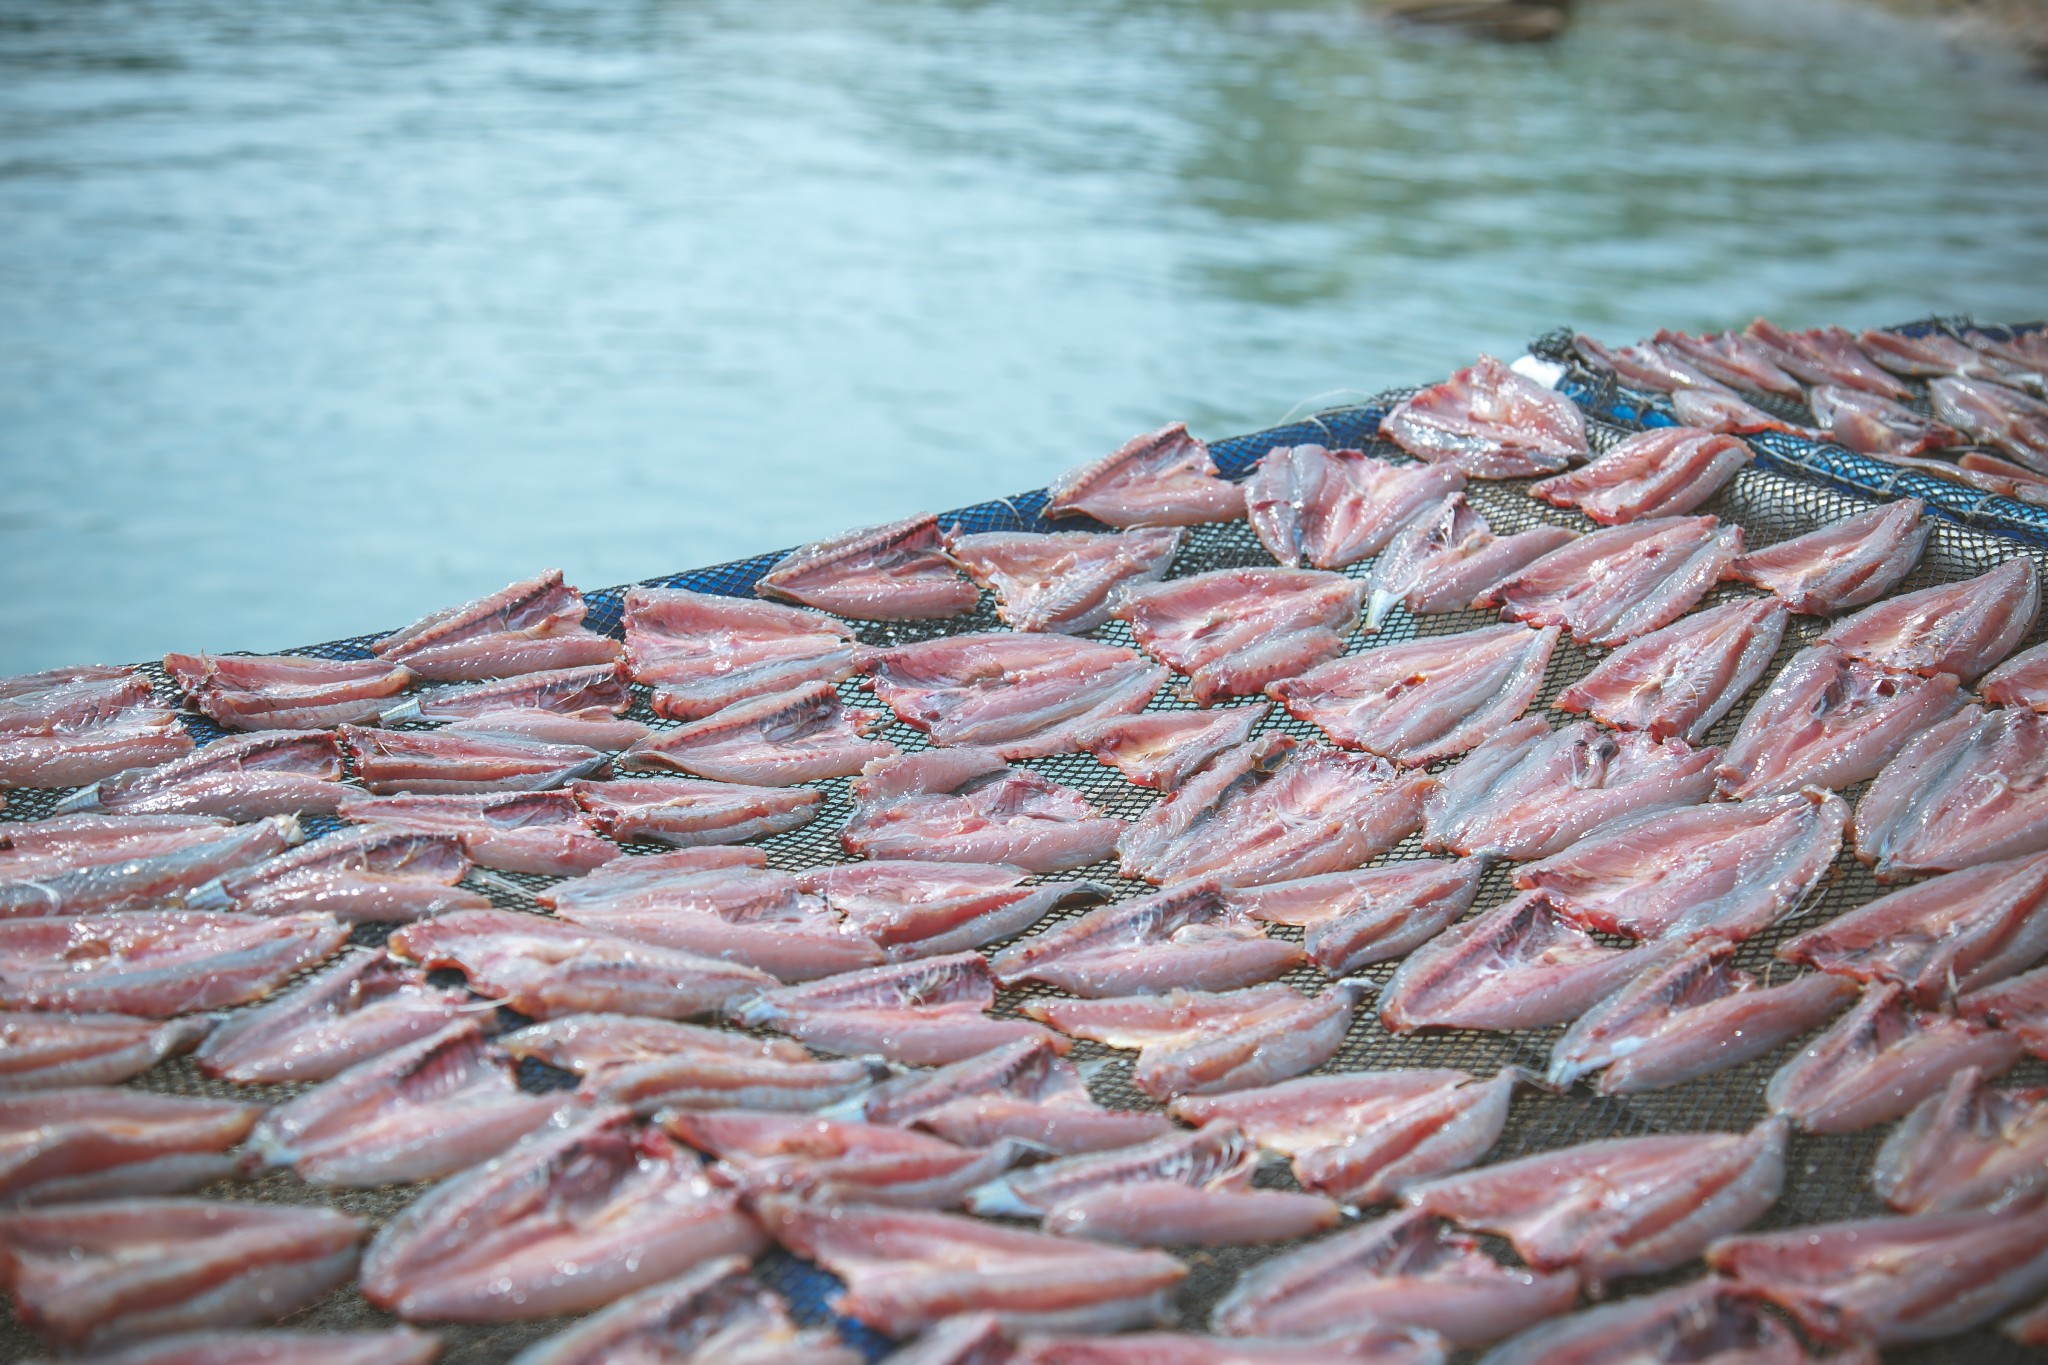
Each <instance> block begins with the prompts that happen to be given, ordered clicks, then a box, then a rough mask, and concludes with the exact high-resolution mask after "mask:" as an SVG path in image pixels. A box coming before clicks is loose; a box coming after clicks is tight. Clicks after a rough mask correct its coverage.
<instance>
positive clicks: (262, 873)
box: [187, 825, 491, 921]
mask: <svg viewBox="0 0 2048 1365" xmlns="http://www.w3.org/2000/svg"><path fill="white" fill-rule="evenodd" d="M469 869H470V860H469V855H468V854H466V853H464V852H463V851H462V840H461V839H459V838H457V837H456V836H455V835H453V834H430V833H428V832H426V831H424V830H408V829H399V828H396V827H380V826H376V825H372V826H369V827H368V828H365V829H356V830H350V831H347V832H345V833H341V834H332V835H329V836H328V837H327V838H325V839H320V840H317V841H315V842H313V843H310V844H307V845H305V846H304V847H302V848H299V849H296V850H294V851H292V852H290V853H286V854H283V855H281V856H279V857H275V858H272V859H270V860H269V861H268V862H264V863H259V864H257V865H256V866H255V867H244V868H242V869H240V870H238V871H234V872H229V873H228V874H227V875H225V876H223V877H222V878H220V880H219V881H218V882H216V883H214V884H213V885H212V886H209V887H206V888H204V889H203V890H202V891H200V892H198V893H195V894H194V895H192V896H191V897H189V898H188V899H187V904H189V905H190V906H192V907H193V908H194V909H201V910H206V909H214V908H216V907H217V908H219V909H223V910H238V911H241V912H242V913H244V914H251V915H289V914H296V913H298V912H299V911H303V910H319V911H325V912H326V913H328V914H330V915H333V916H334V917H335V918H336V919H343V920H387V921H388V920H413V919H419V918H421V917H422V916H425V915H437V914H440V913H442V912H443V911H447V910H486V909H489V908H490V904H491V902H490V899H489V898H488V897H487V896H485V895H484V894H483V893H482V892H479V891H471V890H469V889H467V888H465V887H460V886H457V885H456V883H457V882H459V881H461V880H462V878H463V877H464V876H466V875H467V874H468V872H469Z"/></svg>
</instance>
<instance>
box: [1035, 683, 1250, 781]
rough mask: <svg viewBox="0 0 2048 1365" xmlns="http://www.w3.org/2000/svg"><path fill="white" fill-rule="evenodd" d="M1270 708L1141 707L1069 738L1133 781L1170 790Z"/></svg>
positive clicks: (1237, 740) (1244, 735)
mask: <svg viewBox="0 0 2048 1365" xmlns="http://www.w3.org/2000/svg"><path fill="white" fill-rule="evenodd" d="M1272 709H1273V704H1272V703H1271V702H1266V701H1262V702H1254V703H1252V704H1251V705H1249V706H1219V707H1212V708H1210V709H1208V710H1205V711H1144V712H1140V713H1139V714H1137V715H1135V716H1115V717H1112V718H1111V719H1109V720H1105V721H1101V722H1098V723H1097V724H1094V725H1091V726H1089V727H1088V728H1087V729H1085V730H1083V731H1081V732H1080V733H1079V734H1078V735H1076V736H1075V739H1076V740H1077V741H1078V742H1079V744H1080V745H1081V747H1082V748H1083V749H1086V750H1087V751H1088V752H1089V753H1091V754H1094V755H1095V757H1096V758H1097V759H1098V760H1100V761H1101V762H1103V763H1107V764H1108V765H1109V766H1111V767H1112V768H1115V769H1116V770H1117V771H1118V772H1120V773H1122V774H1123V775H1124V776H1125V777H1126V778H1128V779H1129V780H1130V781H1131V782H1133V783H1136V784H1137V785H1138V786H1140V787H1150V788H1152V789H1153V790H1155V791H1161V792H1175V791H1179V790H1180V789H1181V788H1182V787H1183V786H1185V785H1186V784H1187V781H1188V779H1189V778H1191V777H1193V776H1194V775H1195V773H1197V772H1198V771H1200V770H1201V769H1202V768H1203V767H1204V766H1205V765H1206V764H1207V763H1208V762H1209V760H1210V759H1212V758H1214V757H1216V755H1218V754H1220V753H1222V752H1223V751H1224V750H1225V749H1229V748H1233V747H1234V746H1236V745H1239V744H1242V743H1244V742H1245V740H1247V739H1249V738H1250V737H1251V733H1252V730H1253V729H1254V728H1255V727H1256V726H1257V725H1258V723H1259V722H1260V721H1262V720H1264V719H1265V718H1266V713H1267V712H1269V711H1271V710H1272Z"/></svg>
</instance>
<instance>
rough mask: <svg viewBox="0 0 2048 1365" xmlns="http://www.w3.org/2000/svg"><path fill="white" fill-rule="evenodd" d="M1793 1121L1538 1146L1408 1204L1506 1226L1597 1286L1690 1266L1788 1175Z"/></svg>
mask: <svg viewBox="0 0 2048 1365" xmlns="http://www.w3.org/2000/svg"><path fill="white" fill-rule="evenodd" d="M1789 1131H1790V1130H1789V1125H1787V1124H1786V1123H1785V1122H1784V1120H1782V1119H1775V1118H1773V1119H1766V1120H1765V1121H1764V1122H1762V1123H1760V1124H1758V1125H1757V1126H1756V1127H1755V1128H1753V1129H1751V1130H1750V1131H1749V1132H1747V1133H1673V1134H1657V1135H1655V1136H1651V1137H1636V1138H1610V1139H1607V1140H1606V1141H1602V1142H1586V1143H1581V1144H1579V1145H1578V1146H1576V1147H1565V1148H1560V1149H1558V1150H1556V1151H1551V1152H1539V1153H1537V1154H1536V1155H1534V1156H1527V1157H1523V1158H1521V1159H1520V1160H1518V1161H1508V1162H1503V1163H1501V1164H1500V1165H1497V1166H1487V1167H1483V1168H1481V1169H1479V1170H1476V1171H1467V1172H1464V1173H1463V1174H1460V1175H1451V1176H1446V1177H1444V1178H1442V1179H1440V1180H1436V1181H1433V1182H1431V1183H1430V1184H1427V1185H1423V1186H1420V1187H1418V1188H1415V1189H1412V1190H1410V1191H1408V1194H1407V1200H1408V1203H1409V1204H1410V1205H1411V1206H1413V1207H1415V1208H1418V1209H1421V1210H1423V1211H1425V1212H1427V1213H1433V1214H1436V1215H1438V1216H1439V1217H1443V1218H1449V1219H1451V1220H1453V1221H1454V1222H1456V1223H1458V1224H1459V1225H1460V1226H1462V1227H1466V1228H1474V1229H1478V1230H1481V1231H1485V1232H1494V1233H1498V1234H1500V1235H1501V1236H1503V1237H1505V1238H1507V1239H1508V1240H1509V1241H1510V1242H1512V1243H1513V1244H1514V1248H1515V1251H1516V1253H1517V1254H1518V1255H1520V1256H1521V1257H1522V1259H1523V1260H1525V1261H1527V1262H1528V1263H1529V1264H1530V1265H1532V1266H1535V1267H1537V1268H1538V1269H1540V1270H1554V1269H1557V1268H1559V1267H1561V1266H1566V1265H1569V1266H1572V1267H1574V1268H1575V1269H1577V1271H1578V1272H1579V1275H1580V1276H1581V1278H1583V1279H1584V1280H1585V1282H1586V1284H1587V1286H1588V1287H1589V1288H1590V1289H1592V1290H1593V1291H1594V1292H1595V1293H1596V1294H1597V1293H1598V1291H1599V1288H1600V1286H1602V1285H1604V1284H1607V1283H1608V1282H1610V1281H1612V1280H1615V1279H1618V1278H1621V1277H1624V1276H1631V1275H1654V1274H1656V1273H1657V1272H1658V1271H1661V1270H1669V1269H1671V1268H1672V1267H1674V1266H1679V1265H1683V1264H1684V1263H1685V1262H1687V1261H1690V1260H1691V1259H1692V1258H1693V1257H1695V1256H1697V1255H1699V1254H1700V1252H1702V1251H1704V1250H1705V1249H1706V1246H1707V1244H1708V1243H1709V1242H1711V1241H1713V1240H1714V1239H1715V1238H1717V1237H1722V1236H1725V1235H1727V1234H1728V1233H1731V1232H1735V1231H1737V1230H1738V1229H1741V1228H1745V1227H1748V1226H1749V1225H1750V1224H1751V1223H1753V1222H1755V1221H1756V1220H1757V1219H1758V1218H1761V1217H1762V1216H1763V1215H1764V1213H1765V1212H1766V1211H1767V1210H1768V1209H1769V1208H1770V1207H1771V1205H1773V1204H1775V1203H1776V1202H1777V1201H1778V1192H1779V1190H1780V1189H1782V1188H1783V1186H1784V1183H1785V1142H1786V1138H1787V1135H1788V1133H1789Z"/></svg>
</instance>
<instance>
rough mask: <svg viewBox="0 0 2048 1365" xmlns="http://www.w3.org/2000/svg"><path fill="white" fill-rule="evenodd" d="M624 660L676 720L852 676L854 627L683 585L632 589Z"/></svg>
mask: <svg viewBox="0 0 2048 1365" xmlns="http://www.w3.org/2000/svg"><path fill="white" fill-rule="evenodd" d="M624 614H625V627H626V659H627V662H628V663H629V664H630V665H631V666H632V669H633V677H634V679H635V680H636V681H639V682H643V683H646V684H647V685H648V686H650V687H652V688H654V699H653V706H654V710H655V712H656V713H657V714H659V715H664V716H667V717H669V718H670V719H672V720H702V719H703V718H704V717H706V716H708V715H711V714H713V713H715V712H717V711H720V710H723V709H724V708H725V707H728V706H730V705H732V704H733V703H734V702H737V701H744V700H746V699H747V698H749V697H759V696H765V695H767V694H769V693H773V692H785V691H788V690H789V689H790V688H792V687H796V686H799V685H801V684H803V683H811V682H828V683H830V682H839V681H841V680H842V679H845V678H850V677H852V676H853V674H854V671H855V668H856V653H857V651H858V648H859V645H858V642H857V641H856V640H855V639H854V634H853V628H852V627H851V626H848V625H847V624H846V623H845V622H843V621H838V620H834V619H833V618H832V617H830V616H827V615H825V614H824V613H823V612H818V611H810V610H807V609H806V608H803V607H785V606H782V605H780V604H778V603H773V602H750V601H747V600H746V599H744V598H736V597H721V596H718V595H717V594H715V593H701V592H691V591H689V590H688V589H685V588H629V589H627V591H626V601H625V608H624Z"/></svg>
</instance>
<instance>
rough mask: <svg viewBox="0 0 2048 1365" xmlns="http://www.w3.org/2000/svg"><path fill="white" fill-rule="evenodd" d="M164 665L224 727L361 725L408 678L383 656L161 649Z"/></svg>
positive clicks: (407, 673) (407, 682)
mask: <svg viewBox="0 0 2048 1365" xmlns="http://www.w3.org/2000/svg"><path fill="white" fill-rule="evenodd" d="M164 671H165V672H166V673H168V674H170V675H171V679H172V681H174V682H176V683H177V684H178V686H179V687H180V688H181V689H183V691H184V693H185V700H186V701H187V702H188V703H190V704H191V706H192V707H193V709H195V710H197V711H198V712H199V713H200V714H201V715H203V716H205V717H206V718H207V719H209V720H211V721H213V722H215V723H216V724H218V725H221V726H224V727H225V728H227V729H230V730H321V729H325V728H327V727H328V726H330V725H341V724H344V723H350V724H367V723H369V722H370V721H374V720H375V719H376V718H377V715H378V713H379V712H380V711H382V710H383V709H384V708H385V706H386V705H388V704H389V703H390V701H391V699H392V698H393V697H395V696H397V695H398V694H399V693H400V692H403V691H404V690H405V689H406V688H407V687H408V686H409V685H410V684H411V683H412V673H411V671H410V670H409V669H406V668H404V667H402V666H400V665H398V664H393V663H387V662H386V661H384V660H382V659H316V658H309V657H306V656H302V655H292V654H268V655H259V656H257V657H255V658H246V657H243V656H240V655H234V654H166V655H164Z"/></svg>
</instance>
